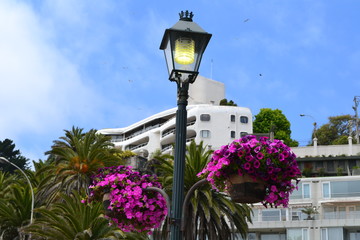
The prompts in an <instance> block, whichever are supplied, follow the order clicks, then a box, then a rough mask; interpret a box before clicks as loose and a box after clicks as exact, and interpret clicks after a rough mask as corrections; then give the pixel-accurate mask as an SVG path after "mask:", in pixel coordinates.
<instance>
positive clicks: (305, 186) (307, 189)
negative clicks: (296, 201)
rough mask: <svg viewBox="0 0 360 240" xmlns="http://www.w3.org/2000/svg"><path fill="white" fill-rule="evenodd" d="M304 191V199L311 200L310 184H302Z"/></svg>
mask: <svg viewBox="0 0 360 240" xmlns="http://www.w3.org/2000/svg"><path fill="white" fill-rule="evenodd" d="M302 187H303V188H302V190H303V197H304V198H310V184H309V183H303V184H302Z"/></svg>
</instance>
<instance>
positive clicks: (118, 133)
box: [99, 104, 252, 157]
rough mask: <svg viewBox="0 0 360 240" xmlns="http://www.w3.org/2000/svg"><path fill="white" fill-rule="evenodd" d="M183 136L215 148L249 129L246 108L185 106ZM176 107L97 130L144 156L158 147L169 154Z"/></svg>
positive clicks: (172, 138)
mask: <svg viewBox="0 0 360 240" xmlns="http://www.w3.org/2000/svg"><path fill="white" fill-rule="evenodd" d="M187 110H188V113H187V131H186V139H187V141H188V142H190V141H191V140H195V142H197V143H199V142H201V141H203V142H204V145H207V146H208V147H210V148H213V149H217V148H220V147H221V146H222V145H224V144H227V143H230V142H232V141H233V140H234V139H236V138H240V136H241V135H244V134H247V133H251V132H252V113H251V111H250V109H248V108H244V107H235V106H216V105H211V104H197V105H189V106H188V108H187ZM175 125H176V108H173V109H170V110H167V111H164V112H161V113H158V114H155V115H153V116H151V117H149V118H147V119H144V120H142V121H140V122H138V123H135V124H133V125H131V126H129V127H125V128H115V129H102V130H99V133H101V134H104V135H108V136H111V137H112V142H113V143H114V144H115V147H119V148H121V149H123V150H131V151H133V152H135V153H137V154H139V155H142V156H144V157H148V156H150V155H151V153H153V152H155V151H157V150H161V152H163V153H170V152H171V151H172V148H173V145H174V143H175Z"/></svg>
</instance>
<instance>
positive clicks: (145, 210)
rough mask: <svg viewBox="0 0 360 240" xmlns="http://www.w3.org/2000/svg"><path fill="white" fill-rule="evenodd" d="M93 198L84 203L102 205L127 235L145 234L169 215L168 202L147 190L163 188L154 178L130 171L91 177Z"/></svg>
mask: <svg viewBox="0 0 360 240" xmlns="http://www.w3.org/2000/svg"><path fill="white" fill-rule="evenodd" d="M92 180H93V185H91V186H90V187H89V188H90V189H91V190H90V194H89V196H88V197H87V199H86V200H84V201H83V202H87V203H91V202H93V201H98V202H102V203H103V205H104V208H105V213H104V215H105V217H106V218H108V219H109V220H110V223H111V224H114V225H116V226H117V227H119V228H120V229H121V230H122V231H124V232H146V233H151V232H152V229H154V228H158V227H159V226H161V223H162V221H163V220H164V219H165V217H166V215H167V206H166V200H165V198H164V197H163V196H162V195H161V194H160V193H158V192H155V191H145V190H144V189H146V188H147V187H158V188H161V184H160V183H159V182H158V181H157V179H156V177H155V176H150V175H147V174H145V175H141V174H140V173H139V172H135V171H133V170H132V168H131V167H126V166H117V167H110V168H102V169H99V171H98V174H97V175H95V176H93V177H92Z"/></svg>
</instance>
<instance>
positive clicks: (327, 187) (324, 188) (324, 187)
mask: <svg viewBox="0 0 360 240" xmlns="http://www.w3.org/2000/svg"><path fill="white" fill-rule="evenodd" d="M322 193H323V198H330V183H329V182H324V183H323V184H322Z"/></svg>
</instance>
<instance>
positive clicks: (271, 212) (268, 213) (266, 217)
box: [262, 209, 281, 222]
mask: <svg viewBox="0 0 360 240" xmlns="http://www.w3.org/2000/svg"><path fill="white" fill-rule="evenodd" d="M280 214H281V212H280V209H264V210H262V221H264V222H265V221H280Z"/></svg>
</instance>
